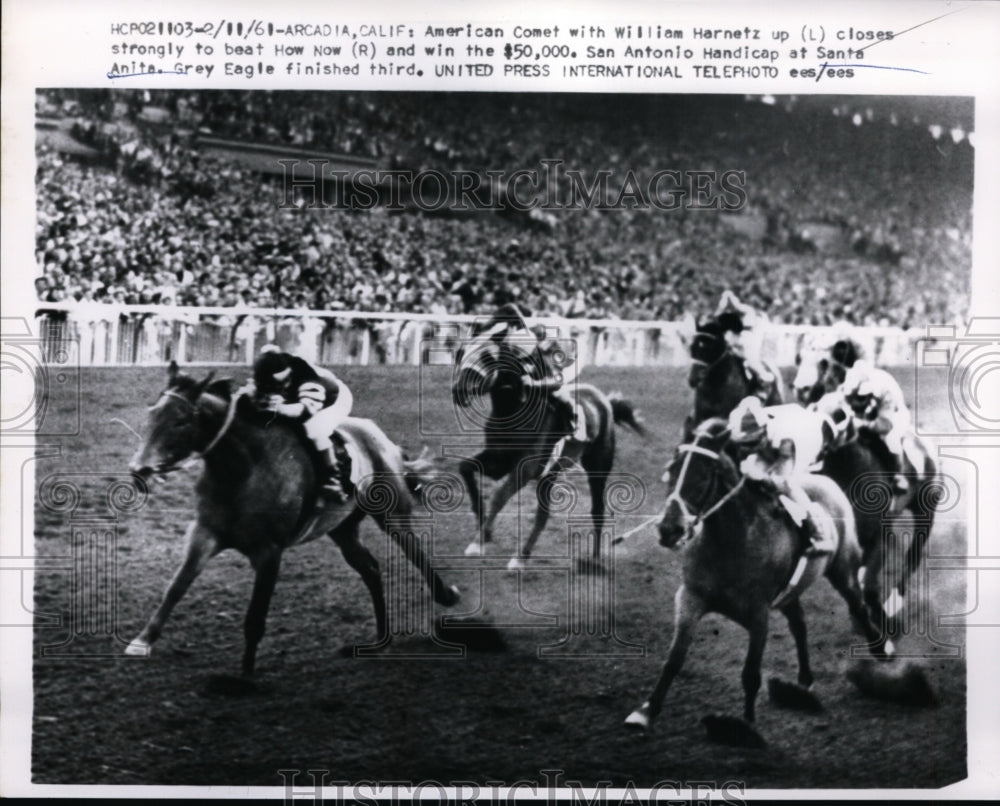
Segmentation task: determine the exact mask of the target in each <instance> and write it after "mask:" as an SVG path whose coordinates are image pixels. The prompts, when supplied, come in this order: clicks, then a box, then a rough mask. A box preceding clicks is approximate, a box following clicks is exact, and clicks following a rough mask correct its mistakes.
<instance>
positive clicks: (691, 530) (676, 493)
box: [664, 444, 746, 548]
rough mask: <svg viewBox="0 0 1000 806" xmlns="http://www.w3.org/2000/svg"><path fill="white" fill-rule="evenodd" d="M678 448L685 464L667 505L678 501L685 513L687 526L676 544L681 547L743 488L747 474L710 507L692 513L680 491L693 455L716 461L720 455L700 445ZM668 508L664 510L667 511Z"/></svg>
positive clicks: (686, 445) (687, 445)
mask: <svg viewBox="0 0 1000 806" xmlns="http://www.w3.org/2000/svg"><path fill="white" fill-rule="evenodd" d="M677 450H678V451H679V452H680V453H683V454H684V464H683V465H682V466H681V472H680V475H679V476H678V477H677V482H676V483H675V484H674V489H673V490H672V491H671V493H670V495H669V496H667V507H669V506H670V502H671V501H676V502H677V505H678V506H679V507H680V509H681V512H682V513H683V514H684V520H685V521H687V527H686V530H685V532H684V536H683V537H682V538H681V539H680V540H678V541H677V543H676V544H675V547H676V548H681V547H683V546H685V545H687V544H688V543H689V542H690V541H691V540H692V539H694V537H695V534H696V532H697V530H698V527H699V526H700V525H701V524H702V523H703V522H704V521H706V520H708V518H710V517H711V516H712V515H714V514H715V513H716V512H718V511H719V510H720V509H721V508H722V507H723V506H725V505H726V503H727V502H729V500H730V499H732V498H733V497H734V496H736V495H737V494H738V493H739V492H740V490H741V489H743V484H744V483H745V482H746V476H741V477H740V480H739V482H737V484H736V486H734V487H733V488H732V489H731V490H729V492H727V493H726V494H725V495H723V496H722V497H721V498H719V500H718V501H716V502H715V503H714V504H712V506H710V507H709V508H708V509H706V510H704V511H702V512H698V513H697V514H692V512H691V508H690V507H689V506H688V503H687V501H685V500H684V497H683V496H682V495H681V493H680V491H681V490H682V489H683V488H684V479H685V477H686V476H687V471H688V467H689V466H690V465H691V456H692V455H693V454H696V453H697V454H699V455H701V456H707V457H708V458H709V459H712V460H713V461H715V462H718V461H720V458H721V457H720V455H719V453H718V452H717V451H711V450H709V449H708V448H702V447H701V446H700V445H696V444H695V445H691V444H685V445H680V446H679V447H678V448H677ZM665 511H666V510H664V512H665Z"/></svg>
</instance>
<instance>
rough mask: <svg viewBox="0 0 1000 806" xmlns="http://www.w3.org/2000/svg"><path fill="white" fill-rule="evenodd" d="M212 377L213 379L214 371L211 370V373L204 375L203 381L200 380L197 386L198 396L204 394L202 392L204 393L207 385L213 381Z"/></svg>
mask: <svg viewBox="0 0 1000 806" xmlns="http://www.w3.org/2000/svg"><path fill="white" fill-rule="evenodd" d="M214 377H215V370H214V369H213V370H212V371H211V372H209V373H208V375H206V376H205V377H204V379H203V380H202V381H201V382H200V383H199V384H198V394H199V395H200V394H201V393H202V392H204V391H205V390H206V389H207V388H208V386H209V384H210V383H212V379H213V378H214Z"/></svg>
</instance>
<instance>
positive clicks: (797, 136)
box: [35, 90, 974, 328]
mask: <svg viewBox="0 0 1000 806" xmlns="http://www.w3.org/2000/svg"><path fill="white" fill-rule="evenodd" d="M925 100H926V101H927V104H925V105H923V106H918V107H904V106H900V105H899V104H901V103H907V99H888V98H883V99H865V98H860V97H859V98H853V99H844V98H823V97H819V98H817V97H815V96H814V97H813V98H812V99H805V98H793V97H790V98H779V99H774V98H763V99H762V98H760V97H753V98H750V97H743V96H738V97H736V96H642V95H637V96H628V95H625V96H623V95H616V96H593V95H582V94H580V95H570V94H564V95H551V94H516V95H515V94H499V93H483V94H463V93H438V94H431V93H362V92H262V91H252V92H235V91H200V92H182V91H148V90H136V91H129V90H41V91H39V92H38V94H37V101H36V106H37V108H36V113H37V119H38V134H39V136H38V145H37V159H38V162H37V169H36V188H37V224H36V256H37V267H38V268H37V274H36V280H35V283H36V289H37V292H38V298H39V300H40V301H42V302H47V303H58V302H71V301H78V302H83V303H112V304H117V305H163V306H203V307H205V306H208V307H220V306H221V307H248V308H251V309H253V308H265V309H271V308H296V309H303V310H315V311H355V312H403V313H427V314H436V315H456V314H478V313H482V312H486V311H492V310H494V309H495V308H496V307H497V306H499V305H502V304H504V303H507V302H516V303H518V304H519V305H520V306H522V307H523V308H524V309H526V310H530V311H531V312H533V313H534V314H535V315H538V316H560V317H571V318H582V319H622V320H647V321H673V320H677V319H680V318H682V317H684V316H689V315H695V316H697V315H700V314H703V313H706V312H709V311H711V310H712V309H714V307H715V305H716V303H717V301H718V299H719V296H720V294H721V293H722V291H723V290H725V289H727V288H728V289H731V290H733V291H735V292H736V293H737V294H738V295H739V297H740V298H741V299H743V300H744V301H746V302H747V303H749V304H751V305H753V306H754V307H756V308H759V309H760V310H762V311H764V312H765V313H766V314H767V315H768V316H769V317H770V319H771V321H772V322H776V323H782V324H789V325H794V324H806V325H827V324H832V323H835V322H841V321H846V322H850V323H853V324H857V325H867V326H873V325H874V326H898V327H902V328H909V327H914V326H922V325H924V324H928V323H951V322H958V321H962V320H963V319H964V318H965V316H966V314H967V306H968V300H969V293H970V289H969V283H970V268H971V244H972V184H973V155H974V149H973V146H972V141H971V138H970V136H969V135H968V134H967V132H968V130H969V129H971V128H972V126H971V120H972V108H971V106H972V105H971V100H970V101H968V102H967V103H966V102H965V101H964V99H940V102H939V105H938V106H937V107H935V105H934V102H935V101H936V100H938V99H925ZM209 141H211V142H212V143H213V144H214V145H213V147H212V148H208V147H206V143H207V142H209ZM227 142H230V143H231V144H232V145H231V147H227V146H226V143H227ZM220 143H221V145H220ZM247 144H257V145H260V146H281V147H282V148H283V149H284V153H286V154H292V155H294V154H296V153H297V150H301V153H302V155H303V156H302V159H306V158H307V155H308V154H313V155H315V154H316V153H322V154H326V155H334V158H336V157H337V156H338V155H339V156H340V157H342V158H343V159H345V160H348V159H353V160H356V161H363V162H364V164H370V165H372V166H375V167H377V168H380V169H386V170H390V169H399V168H406V169H409V170H412V171H422V170H429V169H434V170H438V171H442V172H454V171H456V170H465V171H472V172H475V173H477V174H481V175H485V173H486V172H487V171H494V172H497V171H501V172H506V174H508V175H509V174H510V173H511V172H514V171H516V170H518V169H535V170H537V169H538V168H539V165H540V162H541V161H542V160H547V159H556V160H561V161H562V163H563V164H564V165H565V167H566V168H568V169H575V170H579V171H581V172H585V173H586V172H589V173H590V174H591V175H592V174H594V173H595V172H597V171H598V170H607V171H610V172H611V174H612V175H613V176H620V175H622V174H624V173H625V172H626V171H631V172H633V173H634V174H635V175H636V176H638V177H639V178H640V180H644V179H646V178H648V177H650V176H652V175H653V174H655V172H657V171H660V170H663V169H676V170H680V171H693V170H707V171H718V172H722V171H727V170H733V171H741V172H744V173H745V190H746V204H745V205H743V206H742V208H741V209H739V210H702V209H697V210H691V209H678V210H671V211H665V210H662V209H658V208H656V207H652V206H649V205H645V206H643V205H636V206H634V207H630V206H628V205H626V206H623V207H622V208H621V209H597V208H591V209H587V207H586V205H582V206H578V207H575V208H573V209H556V210H553V211H550V212H547V213H546V214H545V216H544V217H537V216H511V215H498V214H492V213H490V212H488V211H481V212H479V213H477V214H474V215H468V214H466V215H447V214H444V215H442V214H429V213H427V212H426V211H422V210H419V209H412V208H407V209H405V210H402V211H399V210H389V209H385V208H384V207H380V206H378V205H376V206H374V207H371V208H369V209H363V210H360V209H350V207H349V206H340V207H334V206H327V205H320V206H317V205H309V204H300V205H299V206H292V205H286V206H284V207H282V206H281V204H282V200H283V199H284V198H285V195H284V194H285V191H286V188H284V187H283V186H282V181H283V178H282V175H281V174H280V172H277V171H266V170H260V169H259V167H258V166H257V165H255V164H254V163H253V161H252V160H249V159H248V158H247V156H246V153H247Z"/></svg>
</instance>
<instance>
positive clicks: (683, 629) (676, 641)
mask: <svg viewBox="0 0 1000 806" xmlns="http://www.w3.org/2000/svg"><path fill="white" fill-rule="evenodd" d="M706 609H707V608H706V606H705V602H704V601H703V600H702V599H701V598H700V597H699V596H697V595H695V594H693V593H691V592H690V591H689V590H688V589H687V586H686V585H681V586H680V587H679V588H678V589H677V594H676V595H675V596H674V637H673V639H672V640H671V642H670V651H669V652H668V653H667V660H666V663H664V664H663V669H662V671H661V672H660V677H659V679H657V681H656V686H655V687H654V688H653V693H652V694H650V695H649V699H648V700H646V701H645V702H644V703H643V704H642V705H640V706H639V707H638V708H636V709H635V710H634V711H633V712H632V713H631V714H629V715H628V717H627V718H626V719H625V724H626V725H629V726H630V727H636V728H641V729H643V730H645V729H646V728H648V727H649V725H650V723H651V722H652V721H653V720H654V719H655V718H656V716H657V714H659V713H660V710H661V709H662V708H663V698H664V697H666V695H667V689H669V688H670V684H671V683H672V682H673V679H674V677H676V676H677V673H678V672H679V671H680V670H681V666H683V665H684V657H685V655H687V651H688V648H689V647H690V646H691V641H692V640H693V639H694V628H695V625H697V623H698V621H699V619H701V617H702V616H703V615H705V611H706Z"/></svg>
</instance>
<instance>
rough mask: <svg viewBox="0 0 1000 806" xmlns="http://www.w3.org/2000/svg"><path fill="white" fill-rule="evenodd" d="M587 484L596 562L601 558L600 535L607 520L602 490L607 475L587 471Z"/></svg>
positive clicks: (605, 485) (606, 483) (606, 482)
mask: <svg viewBox="0 0 1000 806" xmlns="http://www.w3.org/2000/svg"><path fill="white" fill-rule="evenodd" d="M587 484H588V485H589V486H590V517H591V520H592V521H593V522H594V548H593V558H594V560H595V561H597V560H599V559H600V558H601V535H603V534H604V524H605V521H606V520H607V513H606V505H605V502H604V489H605V487H607V485H608V475H607V473H598V472H589V470H588V473H587Z"/></svg>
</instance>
